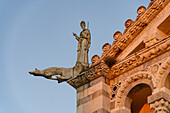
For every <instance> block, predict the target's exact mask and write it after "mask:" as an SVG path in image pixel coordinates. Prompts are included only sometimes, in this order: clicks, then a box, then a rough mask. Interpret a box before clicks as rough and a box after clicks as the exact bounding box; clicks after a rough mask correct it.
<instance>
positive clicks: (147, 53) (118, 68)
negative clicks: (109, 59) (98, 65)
mask: <svg viewBox="0 0 170 113" xmlns="http://www.w3.org/2000/svg"><path fill="white" fill-rule="evenodd" d="M169 50H170V36H169V37H167V38H166V39H165V40H162V41H160V42H158V43H157V44H155V45H153V46H150V47H149V48H145V49H143V50H142V51H140V52H138V53H136V54H133V55H131V56H129V58H126V59H124V60H123V61H121V62H119V63H117V64H115V65H114V66H112V67H111V69H110V79H112V78H114V77H116V76H118V75H120V74H123V73H124V72H126V71H129V70H130V69H133V68H134V67H136V66H139V65H141V64H143V63H145V62H147V61H149V60H151V59H153V58H155V57H157V56H158V55H161V54H163V53H165V52H166V51H169Z"/></svg>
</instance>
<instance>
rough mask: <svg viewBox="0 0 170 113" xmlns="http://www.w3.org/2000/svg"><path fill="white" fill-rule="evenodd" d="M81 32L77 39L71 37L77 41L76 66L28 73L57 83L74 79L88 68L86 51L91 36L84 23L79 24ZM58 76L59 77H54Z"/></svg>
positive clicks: (36, 70)
mask: <svg viewBox="0 0 170 113" xmlns="http://www.w3.org/2000/svg"><path fill="white" fill-rule="evenodd" d="M80 25H81V28H82V29H83V31H82V32H81V33H80V36H79V37H78V36H77V35H76V34H75V33H73V36H75V38H76V39H77V40H78V50H77V62H76V65H75V66H74V67H72V68H63V67H51V68H47V69H44V70H38V69H35V70H34V71H30V72H29V73H30V74H32V75H34V76H42V77H45V78H47V79H51V80H57V81H58V83H60V82H63V81H67V80H68V79H70V78H72V77H76V76H77V75H79V74H80V73H81V72H83V71H85V70H87V68H88V67H89V63H88V51H89V47H90V44H91V35H90V31H89V30H88V29H86V28H85V22H84V21H82V22H81V23H80ZM55 75H60V76H55Z"/></svg>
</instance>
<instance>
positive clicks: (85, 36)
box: [73, 21, 91, 66]
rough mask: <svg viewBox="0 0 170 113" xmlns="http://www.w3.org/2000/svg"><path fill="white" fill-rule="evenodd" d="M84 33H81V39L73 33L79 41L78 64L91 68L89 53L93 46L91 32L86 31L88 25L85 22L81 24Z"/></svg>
mask: <svg viewBox="0 0 170 113" xmlns="http://www.w3.org/2000/svg"><path fill="white" fill-rule="evenodd" d="M80 26H81V28H82V29H83V31H82V32H81V33H80V37H78V36H77V34H76V33H73V36H75V38H76V39H77V40H78V50H77V63H80V64H83V65H85V66H89V63H88V51H89V47H90V44H91V35H90V31H89V30H88V29H86V28H85V27H86V24H85V22H84V21H82V22H81V23H80Z"/></svg>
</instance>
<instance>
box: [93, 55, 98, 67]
mask: <svg viewBox="0 0 170 113" xmlns="http://www.w3.org/2000/svg"><path fill="white" fill-rule="evenodd" d="M99 59H100V57H99V56H98V55H94V56H93V57H92V58H91V62H92V65H91V67H93V66H94V64H95V63H96V62H97V61H98V60H99Z"/></svg>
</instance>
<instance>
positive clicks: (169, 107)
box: [148, 91, 170, 113]
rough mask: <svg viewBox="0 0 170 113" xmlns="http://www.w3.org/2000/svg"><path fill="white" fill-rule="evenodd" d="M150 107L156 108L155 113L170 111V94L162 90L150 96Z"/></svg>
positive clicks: (167, 112)
mask: <svg viewBox="0 0 170 113" xmlns="http://www.w3.org/2000/svg"><path fill="white" fill-rule="evenodd" d="M148 103H149V104H150V108H151V109H154V111H155V113H169V112H170V95H169V94H167V93H165V92H163V91H161V92H158V93H156V94H154V95H151V96H149V97H148Z"/></svg>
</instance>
